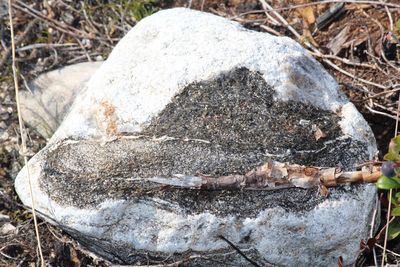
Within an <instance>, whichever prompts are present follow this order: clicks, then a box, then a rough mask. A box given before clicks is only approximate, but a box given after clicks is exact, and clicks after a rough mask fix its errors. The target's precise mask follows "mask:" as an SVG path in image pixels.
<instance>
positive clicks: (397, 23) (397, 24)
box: [396, 19, 400, 32]
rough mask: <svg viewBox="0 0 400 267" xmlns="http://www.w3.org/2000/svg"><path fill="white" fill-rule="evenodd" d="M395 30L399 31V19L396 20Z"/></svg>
mask: <svg viewBox="0 0 400 267" xmlns="http://www.w3.org/2000/svg"><path fill="white" fill-rule="evenodd" d="M396 27H397V31H398V32H400V19H399V20H397V22H396Z"/></svg>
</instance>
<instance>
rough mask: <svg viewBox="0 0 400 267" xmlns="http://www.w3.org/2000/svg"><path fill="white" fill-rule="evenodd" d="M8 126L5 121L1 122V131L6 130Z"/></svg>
mask: <svg viewBox="0 0 400 267" xmlns="http://www.w3.org/2000/svg"><path fill="white" fill-rule="evenodd" d="M6 128H7V124H6V123H5V122H4V121H0V129H6Z"/></svg>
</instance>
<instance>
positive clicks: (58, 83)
mask: <svg viewBox="0 0 400 267" xmlns="http://www.w3.org/2000/svg"><path fill="white" fill-rule="evenodd" d="M101 64H102V62H85V63H79V64H74V65H70V66H67V67H63V68H61V69H58V70H53V71H50V72H47V73H45V74H42V75H40V76H39V77H38V78H36V79H35V80H33V81H32V82H31V83H29V86H28V87H29V91H28V90H27V91H20V92H19V99H20V103H21V113H22V117H23V118H24V121H25V122H26V123H27V124H28V125H29V126H31V127H32V128H34V129H36V131H37V132H38V133H39V134H40V135H42V136H43V137H44V138H46V139H49V138H50V137H51V136H52V135H53V134H54V132H55V131H56V130H57V128H58V126H60V124H61V122H62V121H63V119H64V117H65V115H66V114H67V113H68V112H69V108H70V107H71V105H72V103H73V102H74V100H75V97H76V95H77V94H78V93H79V92H81V91H82V90H83V88H85V86H86V83H87V81H88V80H89V79H90V77H92V75H93V73H94V72H95V71H96V70H97V69H98V68H99V67H100V66H101Z"/></svg>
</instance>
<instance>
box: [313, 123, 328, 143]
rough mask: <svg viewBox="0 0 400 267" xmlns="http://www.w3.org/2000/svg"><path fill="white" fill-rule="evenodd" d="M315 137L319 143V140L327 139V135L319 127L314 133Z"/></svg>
mask: <svg viewBox="0 0 400 267" xmlns="http://www.w3.org/2000/svg"><path fill="white" fill-rule="evenodd" d="M314 137H315V140H316V141H318V140H319V139H323V138H325V137H326V134H325V133H324V132H323V131H322V130H321V129H320V128H319V127H318V126H316V129H315V131H314Z"/></svg>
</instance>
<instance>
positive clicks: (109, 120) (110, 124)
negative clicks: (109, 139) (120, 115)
mask: <svg viewBox="0 0 400 267" xmlns="http://www.w3.org/2000/svg"><path fill="white" fill-rule="evenodd" d="M100 105H101V106H102V108H103V116H104V120H105V123H106V124H107V126H106V133H107V134H108V135H116V134H117V133H118V131H117V115H116V114H115V106H114V105H112V104H111V103H109V102H108V101H103V102H101V103H100Z"/></svg>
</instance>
